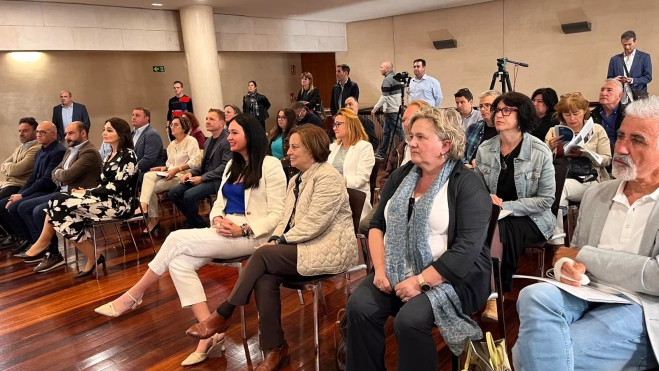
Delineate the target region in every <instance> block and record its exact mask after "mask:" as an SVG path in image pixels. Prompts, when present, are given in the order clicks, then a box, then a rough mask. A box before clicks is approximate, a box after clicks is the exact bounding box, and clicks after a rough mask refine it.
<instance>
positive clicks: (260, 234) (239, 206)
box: [95, 114, 286, 366]
mask: <svg viewBox="0 0 659 371" xmlns="http://www.w3.org/2000/svg"><path fill="white" fill-rule="evenodd" d="M227 139H228V141H229V145H230V146H231V151H232V152H233V159H232V160H231V161H229V162H228V163H227V166H226V170H225V172H224V177H223V178H222V183H221V185H220V190H219V192H218V195H217V201H216V202H215V204H214V205H213V209H212V210H211V213H210V220H211V221H212V226H211V227H210V228H201V229H185V230H178V231H176V232H173V233H171V234H170V235H169V236H168V237H167V239H166V240H165V242H164V243H163V244H162V247H161V248H160V251H158V254H156V256H155V258H154V259H153V260H152V261H151V262H150V263H149V269H148V270H147V272H146V273H145V274H144V276H143V277H142V278H141V279H140V281H139V282H138V283H137V284H135V286H133V287H131V288H130V289H128V291H126V292H125V293H124V294H123V295H121V296H120V297H119V298H117V299H115V300H114V301H113V302H111V303H108V304H105V305H103V306H101V307H98V308H96V310H95V311H96V312H97V313H100V314H103V315H106V316H110V317H118V316H119V315H121V314H122V313H124V312H126V311H127V310H129V309H135V308H136V307H137V306H138V305H139V304H140V303H141V302H142V296H143V295H144V292H145V291H146V290H147V288H148V287H149V286H151V285H153V284H154V283H156V282H157V281H158V279H160V276H162V275H163V274H164V273H165V272H166V271H167V270H169V273H170V275H171V277H172V281H174V286H175V287H176V291H177V292H178V294H179V297H180V299H181V305H182V306H183V307H190V308H191V309H192V312H193V313H194V315H195V317H197V320H199V321H203V320H205V319H206V318H208V317H210V314H211V313H210V310H209V308H208V305H207V304H206V295H205V294H204V288H203V286H202V284H201V281H200V280H199V277H198V276H197V273H196V271H197V270H198V269H199V268H201V267H202V266H204V265H206V264H208V263H209V262H210V261H211V260H212V259H213V258H221V259H230V258H236V257H240V256H245V255H251V254H252V253H253V252H254V248H255V247H256V246H259V245H261V244H263V243H265V242H267V241H268V238H269V237H270V236H271V235H272V232H273V231H274V230H275V227H277V225H278V224H279V223H280V221H281V219H282V217H283V213H284V199H285V197H286V176H285V175H284V170H283V169H282V167H281V162H280V161H279V160H278V159H276V158H274V157H272V156H266V154H265V153H266V150H267V148H268V142H267V139H266V136H265V131H264V130H263V127H262V126H261V124H260V123H259V122H258V121H257V120H256V119H255V118H254V117H253V116H249V115H244V114H240V115H238V116H236V117H235V119H234V120H233V121H232V122H231V124H230V125H229V136H228V138H227ZM216 345H220V346H221V347H222V348H224V336H223V334H215V336H213V337H211V338H210V339H206V340H201V341H200V342H199V345H198V346H197V349H196V350H195V352H194V353H192V354H190V356H188V358H186V359H185V361H183V363H182V365H184V366H185V365H192V364H196V363H199V362H202V361H204V360H205V359H206V358H207V357H208V353H210V351H211V349H212V348H213V347H215V346H216Z"/></svg>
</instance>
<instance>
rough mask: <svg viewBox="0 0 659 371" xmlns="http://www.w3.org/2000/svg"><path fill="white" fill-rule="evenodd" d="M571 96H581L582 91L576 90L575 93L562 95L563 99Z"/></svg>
mask: <svg viewBox="0 0 659 371" xmlns="http://www.w3.org/2000/svg"><path fill="white" fill-rule="evenodd" d="M569 97H581V92H580V91H575V92H573V93H567V94H563V95H561V99H563V98H569Z"/></svg>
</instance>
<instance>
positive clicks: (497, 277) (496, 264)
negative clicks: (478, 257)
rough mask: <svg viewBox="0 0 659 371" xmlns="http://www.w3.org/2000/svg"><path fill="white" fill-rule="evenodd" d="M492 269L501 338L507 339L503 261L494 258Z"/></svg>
mask: <svg viewBox="0 0 659 371" xmlns="http://www.w3.org/2000/svg"><path fill="white" fill-rule="evenodd" d="M492 263H493V264H492V269H493V271H494V288H495V290H496V292H497V296H498V297H497V312H498V314H499V315H498V321H497V322H499V338H500V339H505V338H506V316H505V312H504V310H503V284H502V283H501V259H500V258H492Z"/></svg>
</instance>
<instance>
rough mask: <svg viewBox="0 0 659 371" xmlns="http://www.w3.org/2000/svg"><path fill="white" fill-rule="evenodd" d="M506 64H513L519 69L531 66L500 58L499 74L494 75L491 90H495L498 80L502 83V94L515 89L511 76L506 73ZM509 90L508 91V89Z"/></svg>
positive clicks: (498, 61)
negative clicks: (511, 82)
mask: <svg viewBox="0 0 659 371" xmlns="http://www.w3.org/2000/svg"><path fill="white" fill-rule="evenodd" d="M506 63H512V64H514V65H516V66H519V67H528V66H529V65H528V64H526V63H523V62H515V61H511V60H510V59H508V58H499V59H497V72H495V73H494V75H492V81H491V82H490V90H492V89H494V85H495V84H496V82H497V79H499V81H500V82H501V94H505V93H506V92H509V91H513V88H512V86H511V84H510V75H509V74H508V71H506ZM506 88H507V89H506Z"/></svg>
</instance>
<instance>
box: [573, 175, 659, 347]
mask: <svg viewBox="0 0 659 371" xmlns="http://www.w3.org/2000/svg"><path fill="white" fill-rule="evenodd" d="M620 182H621V180H612V181H608V182H603V183H598V184H594V185H593V186H591V187H590V188H589V189H588V190H587V191H586V193H585V194H584V196H583V199H582V201H581V206H580V210H579V220H578V222H577V229H576V230H575V232H574V237H573V238H572V242H571V245H572V247H574V248H577V247H581V250H580V251H579V254H578V255H577V260H578V261H579V262H581V263H583V264H585V265H586V270H587V271H588V275H589V276H590V279H591V280H592V281H593V282H601V283H604V284H606V283H610V284H613V285H616V286H619V287H621V288H623V289H625V290H628V291H632V292H635V293H636V294H637V295H638V296H639V298H640V300H641V303H642V304H643V313H644V316H645V326H646V327H647V331H648V337H649V338H650V343H651V344H652V349H653V350H654V354H659V265H657V254H658V253H659V203H656V204H655V206H654V208H653V209H652V212H651V213H650V217H649V219H648V222H647V224H646V226H645V231H644V232H643V238H642V239H641V246H640V249H639V252H638V255H635V254H630V253H627V252H622V251H614V250H608V249H599V248H597V245H598V244H599V241H600V238H601V236H602V230H603V229H604V223H606V218H607V216H608V215H609V210H610V209H611V205H612V204H613V201H612V199H613V197H614V195H615V193H616V190H617V189H618V186H619V185H620Z"/></svg>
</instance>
